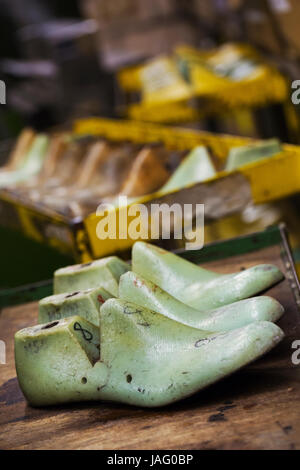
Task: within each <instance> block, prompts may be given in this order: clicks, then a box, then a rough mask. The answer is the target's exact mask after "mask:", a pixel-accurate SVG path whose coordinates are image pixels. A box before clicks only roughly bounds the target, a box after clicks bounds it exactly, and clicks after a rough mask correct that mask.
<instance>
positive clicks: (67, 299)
mask: <svg viewBox="0 0 300 470" xmlns="http://www.w3.org/2000/svg"><path fill="white" fill-rule="evenodd" d="M111 297H113V296H112V295H111V294H110V293H109V292H107V291H106V290H105V289H103V288H102V287H98V288H96V289H88V290H85V291H78V292H72V293H64V294H57V295H51V296H50V297H45V298H44V299H42V300H41V301H40V302H39V317H38V322H39V323H48V322H52V321H54V320H60V319H62V318H67V317H73V316H76V315H79V316H81V317H82V318H85V319H86V320H88V321H89V322H91V323H93V324H94V325H99V310H100V306H101V305H102V304H104V302H105V301H106V300H107V299H110V298H111Z"/></svg>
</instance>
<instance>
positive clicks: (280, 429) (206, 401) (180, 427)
mask: <svg viewBox="0 0 300 470" xmlns="http://www.w3.org/2000/svg"><path fill="white" fill-rule="evenodd" d="M279 251H280V249H279V246H275V247H271V248H267V249H264V250H261V251H259V252H255V253H252V254H248V255H243V256H242V257H238V256H236V257H232V258H229V259H227V260H222V261H218V262H213V263H209V264H208V263H207V264H206V266H208V267H211V268H212V269H215V270H216V271H219V272H230V271H231V272H233V271H236V270H239V269H241V268H242V267H249V266H252V265H254V264H258V263H264V262H273V263H274V264H276V265H277V266H279V267H280V268H281V269H282V270H283V271H284V272H285V267H284V264H283V262H282V260H281V259H280V253H279ZM267 293H268V294H270V295H273V296H274V297H275V298H276V299H278V300H279V301H280V302H281V303H282V304H283V305H284V307H285V309H286V314H285V316H284V317H283V319H282V320H281V322H280V326H281V327H282V328H283V330H284V331H285V333H286V335H287V337H286V339H285V340H284V342H283V343H281V345H279V346H278V348H276V349H275V350H274V352H271V353H269V354H268V355H267V356H265V357H264V358H263V359H261V360H260V361H258V362H256V363H253V364H252V365H251V366H249V367H248V368H246V369H244V370H242V371H240V372H239V373H237V374H235V375H233V376H231V377H229V378H227V379H225V380H223V381H222V382H219V383H217V384H215V385H213V386H211V387H210V388H208V389H207V390H204V391H202V392H199V393H198V394H196V395H194V396H193V397H191V398H189V399H187V400H184V401H182V402H179V403H177V404H174V405H172V406H168V407H165V408H163V409H156V410H149V409H146V410H145V409H141V408H133V407H129V406H126V405H118V404H107V403H101V402H99V403H96V404H95V403H86V404H82V403H81V404H78V405H74V404H72V405H71V406H59V407H52V408H50V407H49V408H45V409H34V408H31V407H29V406H28V405H27V404H26V401H25V400H24V397H23V395H22V392H21V391H20V389H19V387H18V382H17V379H16V373H15V367H14V358H13V335H14V333H15V332H16V331H17V330H19V329H21V328H24V327H26V326H29V325H32V324H34V323H36V318H37V303H31V304H26V305H21V306H18V307H11V308H7V309H4V310H3V311H2V312H1V314H0V337H1V339H3V340H5V341H6V344H7V364H6V365H0V449H300V386H299V382H300V366H298V367H296V366H292V363H291V355H292V352H293V350H292V349H291V344H292V342H293V340H294V339H300V313H299V310H298V309H297V307H296V304H295V301H294V297H293V293H292V291H291V289H290V286H289V283H288V281H287V280H285V281H283V282H282V283H280V284H278V285H277V286H276V287H273V288H272V289H270V290H269V291H268V292H267Z"/></svg>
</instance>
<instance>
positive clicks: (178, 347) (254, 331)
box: [15, 242, 284, 407]
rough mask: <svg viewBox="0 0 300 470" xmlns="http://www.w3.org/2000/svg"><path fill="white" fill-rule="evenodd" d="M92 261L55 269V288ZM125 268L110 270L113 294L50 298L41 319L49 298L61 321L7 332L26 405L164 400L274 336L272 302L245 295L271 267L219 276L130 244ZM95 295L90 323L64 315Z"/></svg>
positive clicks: (260, 349) (266, 283) (266, 279)
mask: <svg viewBox="0 0 300 470" xmlns="http://www.w3.org/2000/svg"><path fill="white" fill-rule="evenodd" d="M112 258H113V264H115V263H118V260H117V258H115V257H111V258H110V263H111V262H112ZM97 263H99V262H98V261H96V262H93V263H92V264H90V265H89V266H86V267H81V268H79V267H78V266H74V267H73V268H71V267H69V268H67V269H68V274H66V272H65V270H64V271H63V272H57V273H56V276H55V286H56V288H57V290H59V289H60V287H59V284H60V277H61V276H62V277H63V276H69V277H70V278H71V279H73V281H74V282H71V285H72V286H73V284H74V283H75V284H76V285H77V288H78V287H79V284H80V282H79V281H76V280H75V278H76V277H78V272H80V276H81V281H82V282H83V284H84V288H85V287H86V282H87V278H88V277H89V268H90V270H93V271H94V270H95V269H96V268H95V265H96V266H97ZM103 263H104V264H103ZM121 263H122V262H121ZM103 265H106V268H107V263H105V262H104V261H102V267H103ZM98 269H101V268H99V267H98ZM132 269H133V271H132V272H130V271H129V272H128V271H127V272H124V271H126V269H125V267H124V265H123V264H122V266H121V268H120V269H118V270H116V269H114V274H113V276H116V277H119V293H118V296H119V298H114V296H113V294H110V292H107V291H101V293H100V294H99V293H97V292H96V293H94V292H93V291H94V289H92V290H89V291H87V292H85V293H84V292H83V293H80V294H76V293H75V295H73V296H72V297H70V294H61V295H60V296H59V297H60V299H58V300H57V299H55V298H54V297H57V296H53V297H52V298H51V297H50V298H48V299H45V300H44V301H42V303H43V306H42V307H41V310H40V312H41V311H43V315H42V317H43V318H41V320H43V319H45V318H47V306H49V305H50V304H51V302H52V304H53V301H54V303H55V300H56V309H57V312H60V313H58V318H61V319H59V320H55V321H53V322H51V323H46V324H41V325H37V326H34V327H32V328H27V329H25V330H21V331H20V332H18V333H17V334H16V336H15V355H16V368H17V374H18V379H19V383H20V386H21V388H22V390H23V393H24V395H25V396H26V398H27V399H28V401H29V402H30V403H31V404H32V405H34V406H43V405H49V404H57V403H66V402H72V401H83V400H108V401H117V402H123V403H128V404H132V405H137V406H147V407H154V406H162V405H167V404H169V403H172V402H175V401H177V400H180V399H182V398H185V397H187V396H189V395H191V394H193V393H195V392H197V391H199V390H201V389H203V388H204V387H207V386H208V385H210V384H212V383H214V382H216V381H218V380H220V379H222V378H224V377H226V376H227V375H229V374H231V373H233V372H235V371H236V370H238V369H240V368H241V367H244V366H245V365H247V364H248V363H250V362H252V361H254V360H256V359H257V358H259V357H260V356H262V355H263V354H265V353H266V352H268V351H269V350H271V349H272V348H273V347H274V346H275V345H277V344H278V343H279V342H280V341H281V339H282V338H283V336H284V334H283V332H282V330H281V329H280V328H279V327H278V326H276V325H275V324H274V323H273V322H275V321H277V320H278V319H279V318H280V317H281V315H282V314H283V308H282V306H281V305H280V304H279V303H278V302H277V301H276V300H274V299H271V298H270V297H257V298H252V299H247V297H249V296H252V295H255V294H257V293H258V292H260V291H262V290H264V289H267V288H268V287H270V286H271V285H273V284H275V283H276V282H278V281H280V280H281V279H282V278H283V275H282V273H281V272H280V271H279V270H278V269H277V268H276V267H275V266H271V265H261V266H256V267H253V268H250V269H247V270H244V271H242V272H239V273H235V274H228V275H227V274H226V275H220V274H216V273H213V272H211V271H207V270H205V269H203V268H200V267H198V266H196V265H194V264H193V263H190V262H188V261H186V260H183V259H181V258H180V257H178V256H176V255H174V254H172V253H169V252H166V251H165V250H161V249H160V248H157V247H155V246H153V245H149V244H146V243H142V242H137V243H136V244H135V246H134V248H133V258H132ZM83 271H84V272H85V275H84V274H83ZM122 271H123V274H122ZM116 272H117V274H116ZM76 273H77V274H76ZM93 276H95V272H94V273H93ZM83 279H84V280H83ZM64 281H66V279H65V280H64ZM93 287H94V286H93ZM96 289H97V288H96ZM98 289H100V287H99V286H98ZM99 292H100V291H99ZM96 294H97V295H96ZM103 294H105V295H106V297H105V298H103V299H104V300H105V302H104V303H102V301H101V302H100V303H101V304H102V306H101V308H100V317H99V318H100V321H99V324H100V327H99V326H98V325H97V321H94V323H92V322H91V321H88V319H87V314H85V313H84V312H87V310H88V309H87V308H86V309H80V313H81V315H79V316H78V315H77V316H74V308H73V309H72V308H70V309H69V312H68V308H67V304H71V302H73V305H74V302H75V300H74V299H75V298H76V296H77V295H78V296H79V297H86V298H88V300H89V301H91V302H94V304H95V305H97V302H96V301H95V299H97V296H99V295H100V296H101V297H103ZM109 297H111V298H109ZM42 303H41V304H42ZM62 304H64V310H63V312H62V309H61V307H60V306H61V305H62ZM96 308H98V311H99V306H98V307H96ZM49 309H50V307H49ZM49 311H50V310H49ZM52 314H53V311H52ZM40 315H41V313H40ZM45 315H46V317H45ZM70 315H72V316H70ZM83 315H85V316H86V318H85V317H84V316H83ZM62 317H65V318H62ZM48 318H50V316H48ZM51 318H54V317H53V316H52V317H51ZM94 318H95V317H94ZM89 320H91V318H89Z"/></svg>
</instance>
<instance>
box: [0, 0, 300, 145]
mask: <svg viewBox="0 0 300 470" xmlns="http://www.w3.org/2000/svg"><path fill="white" fill-rule="evenodd" d="M0 6H1V16H0V22H1V24H0V31H1V41H0V76H1V79H2V80H4V81H5V83H6V86H7V105H6V106H1V107H0V137H1V138H2V139H3V138H9V137H13V136H15V135H17V134H18V133H19V131H20V130H21V129H22V128H23V127H24V126H26V125H30V126H34V127H35V128H36V129H37V130H40V131H42V130H44V129H46V128H49V127H51V126H56V125H61V124H63V125H67V123H68V122H71V121H73V120H74V119H75V118H78V117H82V116H90V115H102V116H124V114H126V109H125V105H126V104H128V99H129V98H128V93H127V95H126V91H128V90H125V91H124V90H122V87H120V82H119V80H118V73H120V70H122V69H123V68H126V67H132V66H135V65H137V64H144V63H147V61H149V59H151V58H153V57H156V56H158V55H161V54H167V55H171V54H173V53H174V51H175V50H176V47H178V46H179V45H182V44H184V45H189V46H193V47H195V48H198V49H201V50H202V51H203V50H211V49H212V48H215V47H218V46H220V45H224V44H226V43H229V42H235V43H236V42H238V43H244V44H251V45H252V46H254V47H255V48H256V50H257V51H259V53H261V54H262V56H263V57H264V59H266V60H267V61H268V62H269V63H272V64H273V65H275V66H276V67H278V69H279V70H280V71H281V72H282V73H283V74H284V76H285V77H286V78H287V80H293V79H297V78H299V77H300V71H299V63H300V62H299V55H300V46H299V41H298V24H299V20H300V4H299V2H297V1H296V0H259V1H255V0H251V1H248V0H190V1H188V2H183V1H179V0H152V1H151V2H150V1H149V0H148V1H147V0H114V1H113V2H112V1H109V0H65V1H64V2H61V1H58V0H51V1H50V0H27V1H26V6H25V3H24V2H22V1H21V0H0ZM129 88H130V87H129ZM138 99H139V97H138V91H136V93H131V96H130V100H131V102H137V101H138ZM270 107H271V108H270ZM270 107H269V109H263V110H261V109H260V110H259V111H261V112H256V114H255V116H254V118H253V116H252V117H251V119H252V120H253V119H255V123H256V127H258V125H259V124H260V127H261V128H260V130H259V132H258V131H257V129H256V130H254V129H253V127H254V126H253V123H252V122H249V116H247V117H245V114H244V116H241V115H240V118H239V121H240V122H236V119H234V118H233V117H232V115H231V116H229V117H228V118H227V122H226V123H225V118H223V120H222V122H221V123H220V122H218V119H216V118H215V117H211V116H210V117H206V118H205V119H202V120H201V119H200V118H199V116H196V115H195V113H194V115H193V118H192V119H191V118H190V117H189V118H188V119H186V121H188V122H189V123H191V122H192V121H193V126H194V127H195V125H197V127H199V128H206V129H208V130H215V131H221V132H222V131H225V132H230V133H233V134H237V133H239V134H252V135H253V134H254V135H255V134H257V133H258V134H263V136H266V137H268V136H270V135H274V133H275V134H277V135H278V136H279V137H281V138H283V139H284V140H285V141H288V140H289V141H296V140H297V134H298V128H297V123H296V122H295V120H296V119H297V116H295V115H292V111H291V110H289V111H288V112H289V124H287V117H286V115H285V112H286V109H285V110H283V109H282V106H279V105H278V103H275V104H274V103H272V104H270ZM136 115H137V114H136ZM165 121H168V119H167V118H166V119H165ZM173 121H174V119H173ZM175 121H176V117H175ZM180 121H181V122H182V121H183V119H180ZM199 121H202V122H200V123H199ZM203 121H205V122H203ZM219 121H220V120H219ZM195 122H197V124H195ZM293 126H294V127H293ZM292 127H293V130H292ZM295 128H296V129H297V130H296V132H295ZM293 131H294V132H293Z"/></svg>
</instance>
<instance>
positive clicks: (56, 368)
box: [15, 317, 108, 406]
mask: <svg viewBox="0 0 300 470" xmlns="http://www.w3.org/2000/svg"><path fill="white" fill-rule="evenodd" d="M99 355H100V352H99V328H98V327H96V326H94V325H93V324H91V323H89V322H87V321H86V320H84V319H83V318H81V317H70V318H66V319H63V320H59V321H55V322H52V323H48V324H46V325H37V326H34V327H32V328H26V329H24V330H21V331H19V332H18V333H16V335H15V358H16V370H17V375H18V380H19V384H20V387H21V389H22V391H23V393H24V395H25V397H26V398H27V400H28V401H29V403H31V404H32V405H35V406H42V405H48V404H55V403H67V402H71V401H81V400H93V399H95V397H96V396H97V387H99V386H102V385H103V384H104V383H105V382H106V379H107V373H108V370H107V367H106V366H105V365H104V364H103V363H102V362H99Z"/></svg>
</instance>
